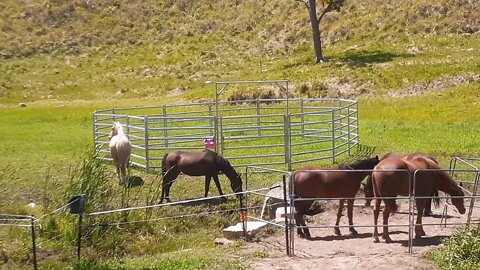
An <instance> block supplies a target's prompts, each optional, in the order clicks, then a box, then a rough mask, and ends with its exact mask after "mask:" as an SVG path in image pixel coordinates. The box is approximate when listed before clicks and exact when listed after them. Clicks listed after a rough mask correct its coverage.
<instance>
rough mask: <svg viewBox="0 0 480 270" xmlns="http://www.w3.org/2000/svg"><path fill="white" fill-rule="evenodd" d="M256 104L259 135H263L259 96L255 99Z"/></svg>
mask: <svg viewBox="0 0 480 270" xmlns="http://www.w3.org/2000/svg"><path fill="white" fill-rule="evenodd" d="M255 105H256V109H257V134H258V136H260V135H262V133H261V128H260V124H261V123H260V100H259V99H258V98H257V99H256V100H255Z"/></svg>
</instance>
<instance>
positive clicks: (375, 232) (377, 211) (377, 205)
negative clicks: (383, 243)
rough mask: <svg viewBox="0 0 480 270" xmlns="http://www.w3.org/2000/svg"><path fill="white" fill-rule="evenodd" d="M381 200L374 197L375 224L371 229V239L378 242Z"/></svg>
mask: <svg viewBox="0 0 480 270" xmlns="http://www.w3.org/2000/svg"><path fill="white" fill-rule="evenodd" d="M381 202H382V199H375V205H374V206H373V225H375V228H374V229H373V239H374V240H373V241H374V242H375V243H378V242H380V240H379V239H378V227H377V224H378V215H379V214H380V203H381Z"/></svg>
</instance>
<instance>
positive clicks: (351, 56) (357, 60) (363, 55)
mask: <svg viewBox="0 0 480 270" xmlns="http://www.w3.org/2000/svg"><path fill="white" fill-rule="evenodd" d="M399 57H402V58H406V57H410V55H409V54H396V53H389V52H381V51H373V52H372V51H363V50H362V51H354V52H347V53H346V54H345V56H344V57H341V58H339V59H338V60H339V61H341V62H345V64H347V65H348V66H349V67H351V68H359V67H366V66H367V65H368V64H377V63H386V62H390V61H392V60H393V59H395V58H399Z"/></svg>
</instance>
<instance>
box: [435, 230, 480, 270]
mask: <svg viewBox="0 0 480 270" xmlns="http://www.w3.org/2000/svg"><path fill="white" fill-rule="evenodd" d="M444 243H445V247H442V248H440V249H437V250H433V251H431V252H429V253H427V257H428V258H429V259H431V260H433V261H435V263H436V264H437V265H438V266H439V267H440V268H441V269H462V270H464V269H480V228H479V227H477V226H475V227H474V226H471V227H467V228H466V229H465V230H463V231H458V232H456V233H455V234H454V235H452V236H451V237H450V238H448V239H446V240H445V242H444Z"/></svg>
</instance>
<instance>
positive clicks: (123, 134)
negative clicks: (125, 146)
mask: <svg viewBox="0 0 480 270" xmlns="http://www.w3.org/2000/svg"><path fill="white" fill-rule="evenodd" d="M117 135H118V136H125V132H123V129H122V128H118V129H117Z"/></svg>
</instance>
